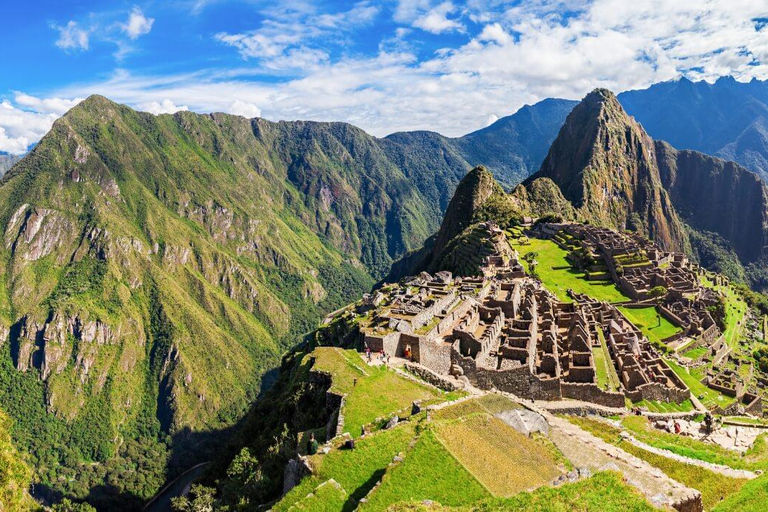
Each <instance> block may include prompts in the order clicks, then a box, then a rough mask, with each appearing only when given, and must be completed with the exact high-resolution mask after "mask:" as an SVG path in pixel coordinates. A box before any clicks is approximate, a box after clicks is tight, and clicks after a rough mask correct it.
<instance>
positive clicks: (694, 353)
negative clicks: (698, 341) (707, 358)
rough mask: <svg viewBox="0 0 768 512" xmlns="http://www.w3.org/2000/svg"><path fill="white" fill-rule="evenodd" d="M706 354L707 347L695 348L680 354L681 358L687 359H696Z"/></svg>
mask: <svg viewBox="0 0 768 512" xmlns="http://www.w3.org/2000/svg"><path fill="white" fill-rule="evenodd" d="M706 353H707V347H696V348H692V349H690V350H686V351H685V352H683V353H682V356H683V357H689V358H691V359H698V358H699V357H701V356H703V355H704V354H706Z"/></svg>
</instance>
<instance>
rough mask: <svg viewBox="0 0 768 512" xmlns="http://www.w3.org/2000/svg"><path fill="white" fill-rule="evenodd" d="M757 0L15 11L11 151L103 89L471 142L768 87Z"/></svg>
mask: <svg viewBox="0 0 768 512" xmlns="http://www.w3.org/2000/svg"><path fill="white" fill-rule="evenodd" d="M767 19H768V3H766V2H763V1H761V0H644V1H640V2H629V1H626V0H583V1H582V0H560V1H558V0H532V1H525V2H520V1H511V2H507V1H504V0H467V1H458V0H453V1H451V0H446V1H441V0H392V1H378V0H361V1H327V0H299V1H293V0H289V1H284V2H282V3H280V4H278V3H277V2H267V1H259V0H250V1H249V0H242V1H228V0H166V1H146V2H114V1H113V2H106V1H94V0H80V1H68V2H60V1H59V2H55V1H34V0H30V1H27V2H6V5H4V7H3V16H2V17H0V48H2V51H0V68H1V69H3V73H0V151H7V152H13V153H19V152H21V151H23V150H24V148H26V147H27V145H28V144H31V143H34V142H36V141H37V140H39V138H40V137H41V136H42V135H43V134H44V133H45V132H46V131H47V130H48V129H49V128H50V125H51V123H52V122H53V121H54V120H55V119H56V118H57V117H58V116H60V115H62V114H63V113H64V112H66V110H67V109H69V108H71V106H73V105H74V104H76V103H77V101H80V100H82V99H83V98H85V97H87V96H88V95H89V94H93V93H99V94H103V95H105V96H107V97H109V98H111V99H113V100H115V101H119V102H122V103H127V104H129V105H131V106H132V107H134V108H138V109H142V110H147V111H150V112H153V113H166V112H174V111H177V110H182V109H184V110H186V109H188V110H194V111H199V112H210V111H224V112H229V113H233V114H239V115H245V116H248V117H254V116H262V117H266V118H268V119H273V120H279V119H314V120H326V121H328V120H339V121H348V122H351V123H354V124H356V125H358V126H361V127H362V128H364V129H366V130H368V131H369V132H371V133H373V134H374V135H379V136H383V135H386V134H388V133H391V132H393V131H397V130H411V129H431V130H436V131H439V132H441V133H444V134H446V135H461V134H463V133H467V132H469V131H472V130H475V129H477V128H480V127H482V126H485V125H487V124H488V123H490V122H492V121H493V120H495V119H497V118H498V117H501V116H504V115H508V114H510V113H512V112H514V111H515V110H517V109H518V108H519V107H520V106H522V105H523V104H525V103H533V102H535V101H538V100H540V99H543V98H546V97H553V96H555V97H567V98H579V97H581V96H583V95H584V94H585V93H586V92H588V91H589V90H591V89H592V88H594V87H598V86H601V87H608V88H610V89H613V90H614V91H616V92H620V91H622V90H626V89H633V88H640V87H647V86H648V85H650V84H652V83H654V82H658V81H662V80H670V79H675V78H678V77H679V76H681V75H685V76H688V77H689V78H691V79H694V80H697V79H704V80H709V81H712V80H714V79H716V78H717V77H719V76H724V75H733V76H735V77H736V78H737V79H739V80H749V79H751V78H753V77H757V78H760V79H766V78H768V27H767V26H766V20H767Z"/></svg>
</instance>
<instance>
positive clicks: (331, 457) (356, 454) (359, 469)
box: [272, 422, 416, 512]
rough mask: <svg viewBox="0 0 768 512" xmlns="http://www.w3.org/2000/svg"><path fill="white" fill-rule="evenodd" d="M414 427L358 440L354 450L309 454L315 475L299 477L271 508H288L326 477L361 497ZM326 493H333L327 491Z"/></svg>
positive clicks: (408, 425)
mask: <svg viewBox="0 0 768 512" xmlns="http://www.w3.org/2000/svg"><path fill="white" fill-rule="evenodd" d="M415 429H416V427H415V425H414V424H411V423H410V422H409V423H406V424H403V425H399V426H398V427H397V428H393V429H391V430H384V431H380V432H377V433H375V434H372V435H370V436H366V437H365V438H363V439H360V440H359V441H357V444H356V446H355V449H354V450H340V449H337V448H335V449H333V450H331V451H330V452H329V453H328V454H327V455H323V454H318V455H313V456H310V457H309V460H310V463H311V464H312V467H314V468H315V474H313V475H312V476H311V477H308V478H305V479H304V480H302V481H301V483H300V484H299V485H298V486H296V487H294V488H293V489H292V490H291V491H290V492H289V493H288V494H286V495H285V496H284V497H283V498H282V499H281V500H280V501H279V502H278V503H277V504H276V505H275V506H274V507H273V509H272V510H274V511H275V512H280V511H284V510H288V509H289V508H290V507H291V506H292V505H294V504H296V503H298V502H299V501H301V500H303V499H304V497H305V496H307V494H309V493H310V492H313V490H314V489H315V488H316V487H317V486H318V485H320V484H321V483H323V482H326V481H328V480H330V479H333V480H335V481H336V482H338V483H339V484H340V485H341V486H342V488H343V489H344V491H345V492H346V494H347V495H348V496H350V497H351V498H352V499H353V500H354V501H357V500H359V499H361V498H363V497H365V495H366V494H368V492H369V491H370V490H371V489H372V488H373V486H374V484H375V483H376V482H377V481H378V480H379V479H380V478H381V476H382V475H383V474H384V471H386V468H387V466H388V465H389V463H390V462H392V459H393V458H394V457H395V456H396V455H397V454H399V453H402V452H405V451H406V450H407V449H408V445H409V444H410V442H411V441H412V440H413V438H414V436H415ZM329 492H331V494H336V493H334V492H332V491H330V490H329ZM336 510H341V508H338V509H336Z"/></svg>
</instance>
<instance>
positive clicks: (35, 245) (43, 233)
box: [5, 204, 76, 261]
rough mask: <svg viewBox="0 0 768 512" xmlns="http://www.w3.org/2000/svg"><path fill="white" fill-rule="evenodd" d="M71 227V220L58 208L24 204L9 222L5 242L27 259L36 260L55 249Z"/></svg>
mask: <svg viewBox="0 0 768 512" xmlns="http://www.w3.org/2000/svg"><path fill="white" fill-rule="evenodd" d="M73 231H74V226H73V225H72V223H71V222H70V221H69V219H67V218H66V217H65V216H64V215H62V214H61V213H60V212H57V211H56V210H51V209H48V208H35V207H30V206H29V205H26V204H25V205H23V206H22V207H21V208H19V209H18V210H17V211H16V213H14V215H13V217H11V221H10V222H9V223H8V227H7V228H6V231H5V246H6V248H8V249H12V250H13V251H14V253H15V254H19V255H20V256H21V257H22V258H24V259H26V260H28V261H36V260H38V259H40V258H43V257H45V256H47V255H49V254H51V253H52V252H53V251H54V250H56V248H57V247H58V246H59V245H60V244H61V243H62V241H63V240H64V239H68V238H70V237H71V236H72V234H73ZM74 232H75V233H76V231H74Z"/></svg>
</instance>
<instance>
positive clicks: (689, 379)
mask: <svg viewBox="0 0 768 512" xmlns="http://www.w3.org/2000/svg"><path fill="white" fill-rule="evenodd" d="M666 362H667V364H668V365H669V367H670V368H671V369H672V371H674V372H675V373H676V374H677V376H678V377H680V379H682V381H683V382H685V385H686V386H688V389H690V390H691V393H692V394H693V395H694V396H695V397H696V398H698V399H699V400H701V403H702V404H704V406H705V407H707V408H711V407H714V406H718V405H719V406H720V407H726V406H728V405H730V404H731V403H732V402H733V401H734V399H733V398H731V397H729V396H726V395H723V394H722V393H720V392H718V391H716V390H714V389H711V388H708V387H707V386H705V385H704V384H703V383H702V382H701V377H702V375H700V374H699V375H696V374H694V373H689V372H688V371H687V370H686V369H685V368H683V367H682V366H680V365H679V364H677V363H676V362H675V361H673V360H672V359H666Z"/></svg>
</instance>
